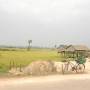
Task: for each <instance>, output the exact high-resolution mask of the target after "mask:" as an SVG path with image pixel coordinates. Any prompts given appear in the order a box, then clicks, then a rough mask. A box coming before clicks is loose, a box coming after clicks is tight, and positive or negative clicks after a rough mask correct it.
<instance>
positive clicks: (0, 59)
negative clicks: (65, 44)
mask: <svg viewBox="0 0 90 90" xmlns="http://www.w3.org/2000/svg"><path fill="white" fill-rule="evenodd" d="M36 60H53V61H60V60H61V55H60V54H57V51H56V50H51V49H31V50H30V51H27V50H25V49H24V50H16V51H0V72H7V71H8V70H9V69H10V66H11V65H14V66H15V67H19V66H20V65H21V66H27V65H28V64H30V63H31V62H33V61H36Z"/></svg>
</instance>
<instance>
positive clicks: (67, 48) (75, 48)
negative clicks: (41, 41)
mask: <svg viewBox="0 0 90 90" xmlns="http://www.w3.org/2000/svg"><path fill="white" fill-rule="evenodd" d="M89 50H90V49H89V48H88V47H87V46H85V45H68V46H65V47H60V48H59V49H58V52H63V51H66V52H67V51H69V52H75V51H89Z"/></svg>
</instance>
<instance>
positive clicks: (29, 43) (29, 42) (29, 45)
mask: <svg viewBox="0 0 90 90" xmlns="http://www.w3.org/2000/svg"><path fill="white" fill-rule="evenodd" d="M31 43H32V40H28V51H29V50H30V48H31Z"/></svg>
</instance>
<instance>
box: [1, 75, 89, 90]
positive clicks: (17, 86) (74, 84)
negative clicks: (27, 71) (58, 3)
mask: <svg viewBox="0 0 90 90" xmlns="http://www.w3.org/2000/svg"><path fill="white" fill-rule="evenodd" d="M0 90H90V75H55V76H47V77H38V78H35V77H34V78H29V77H26V78H16V79H15V78H14V79H13V78H12V79H0Z"/></svg>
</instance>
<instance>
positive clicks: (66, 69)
mask: <svg viewBox="0 0 90 90" xmlns="http://www.w3.org/2000/svg"><path fill="white" fill-rule="evenodd" d="M73 66H74V64H73V63H71V62H69V63H68V62H67V63H65V64H62V73H63V74H65V73H68V72H70V71H72V68H73Z"/></svg>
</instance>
